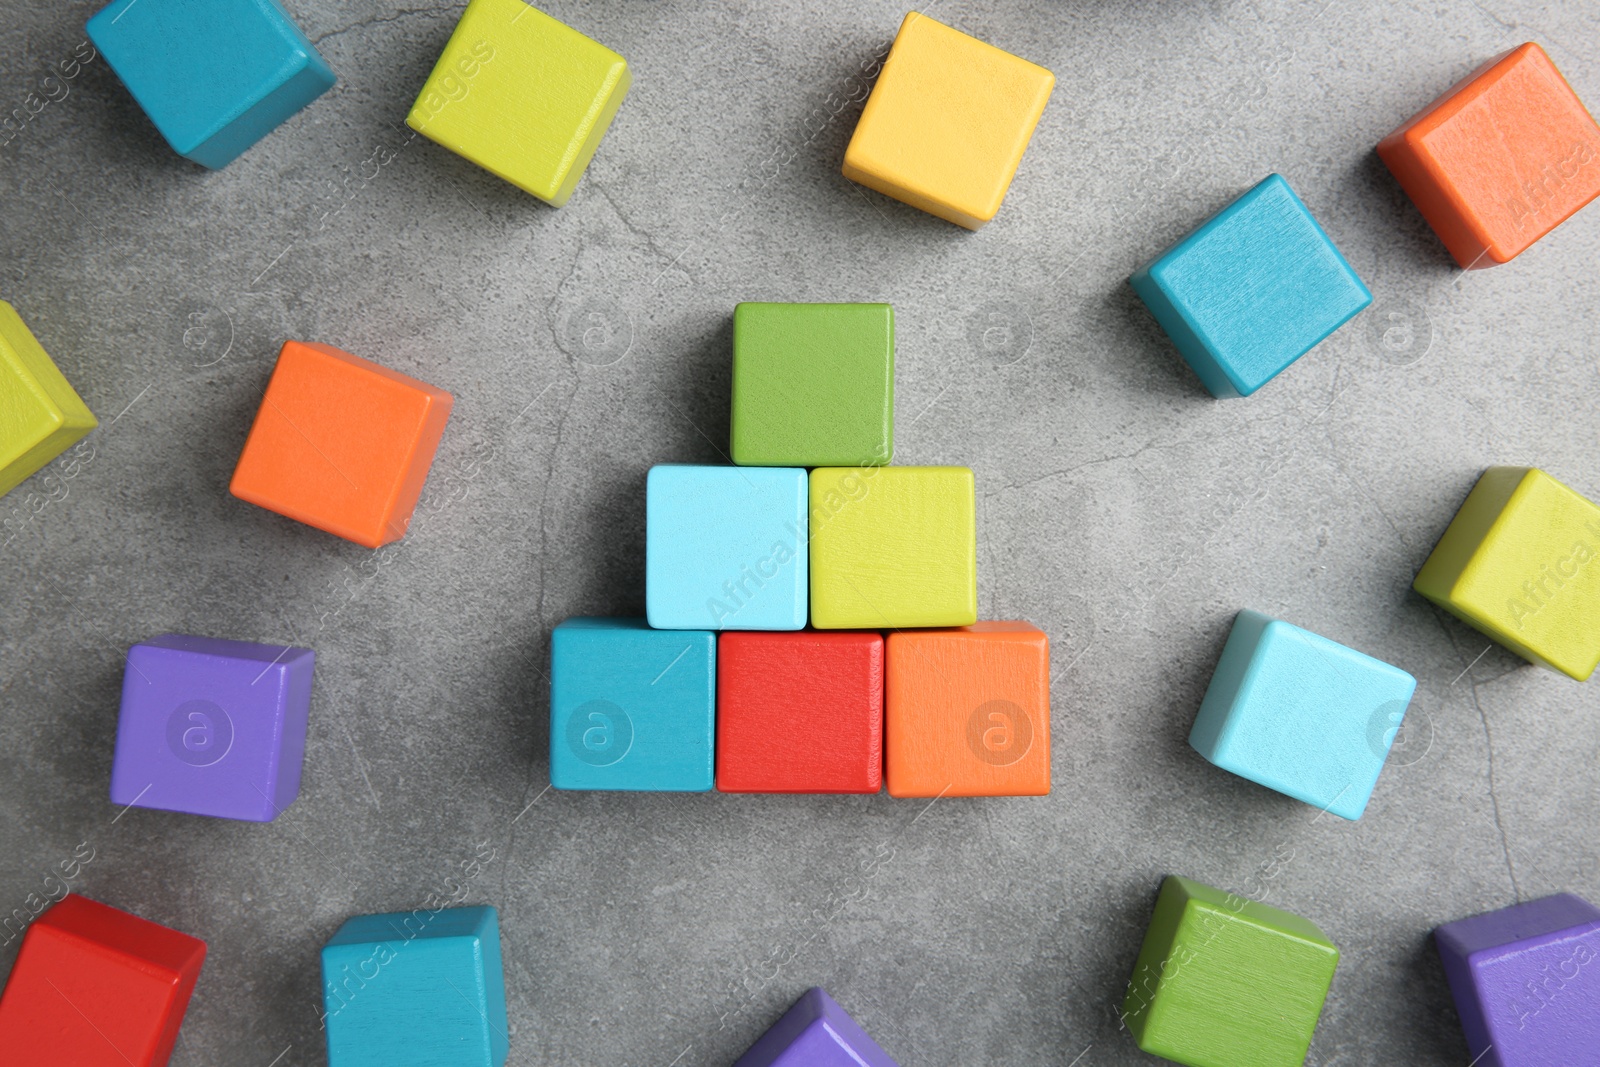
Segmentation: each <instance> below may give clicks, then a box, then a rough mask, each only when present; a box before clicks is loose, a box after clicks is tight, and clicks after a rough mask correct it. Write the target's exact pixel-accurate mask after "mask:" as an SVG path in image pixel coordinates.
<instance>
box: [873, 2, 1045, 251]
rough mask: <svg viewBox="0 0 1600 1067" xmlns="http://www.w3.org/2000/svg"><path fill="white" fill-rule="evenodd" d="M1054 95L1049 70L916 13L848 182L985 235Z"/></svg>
mask: <svg viewBox="0 0 1600 1067" xmlns="http://www.w3.org/2000/svg"><path fill="white" fill-rule="evenodd" d="M1054 86H1055V76H1054V75H1053V74H1051V73H1050V72H1049V71H1048V70H1045V69H1044V68H1043V67H1040V66H1036V65H1035V64H1032V63H1029V62H1027V61H1026V60H1023V59H1019V58H1017V57H1016V56H1013V55H1011V54H1009V53H1007V52H1004V51H1002V50H1000V49H998V48H995V47H994V46H993V45H989V44H985V43H984V42H982V41H979V40H977V39H975V38H972V37H969V36H967V35H966V34H964V33H961V32H960V31H958V30H954V29H952V28H950V27H949V26H945V25H943V24H941V23H939V22H936V21H934V20H933V19H931V18H928V17H927V16H925V15H921V14H918V13H916V12H912V13H911V14H909V15H907V16H906V18H905V21H904V22H903V23H902V24H901V27H900V32H899V34H898V35H897V36H896V37H895V43H894V46H893V48H892V49H891V50H890V52H889V57H888V59H887V60H885V62H884V65H883V71H882V73H881V74H880V76H879V78H878V83H877V85H876V86H874V88H873V90H872V95H871V96H869V97H868V98H867V104H866V107H865V108H863V110H862V113H861V120H860V122H859V123H857V125H856V130H855V133H854V134H853V135H852V137H851V139H850V145H849V147H848V148H847V149H846V151H845V157H844V167H843V172H844V176H845V177H846V178H849V179H850V180H851V181H854V182H858V183H860V184H862V185H865V186H867V187H868V188H870V189H875V190H877V191H878V192H881V193H883V194H885V195H887V196H892V197H894V198H895V199H897V200H900V201H903V202H904V203H907V204H910V205H912V206H913V207H916V208H920V209H921V210H923V211H927V212H929V213H930V214H933V215H937V216H939V217H940V218H943V219H946V220H948V221H950V222H953V223H955V224H957V225H958V226H964V227H966V228H967V229H972V230H975V229H978V228H979V227H981V226H982V225H984V224H985V223H986V222H988V221H989V220H990V219H992V218H993V217H994V215H995V213H996V212H997V211H999V209H1000V204H1001V202H1002V201H1003V200H1004V199H1005V194H1006V191H1007V189H1009V188H1010V185H1011V180H1012V178H1013V177H1014V176H1015V174H1016V171H1017V167H1018V166H1019V165H1020V163H1021V162H1022V155H1023V152H1024V151H1025V150H1026V149H1027V147H1028V142H1029V140H1030V139H1032V137H1033V131H1034V127H1035V126H1037V125H1038V122H1039V117H1040V116H1041V115H1042V114H1043V113H1044V107H1045V104H1046V102H1047V101H1048V100H1049V99H1050V93H1051V90H1052V89H1053V88H1054Z"/></svg>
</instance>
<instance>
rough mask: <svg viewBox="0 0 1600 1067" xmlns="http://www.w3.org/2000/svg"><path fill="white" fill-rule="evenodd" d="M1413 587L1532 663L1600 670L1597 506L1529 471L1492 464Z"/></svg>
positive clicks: (1576, 672) (1572, 670)
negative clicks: (1493, 465)
mask: <svg viewBox="0 0 1600 1067" xmlns="http://www.w3.org/2000/svg"><path fill="white" fill-rule="evenodd" d="M1412 586H1413V588H1415V589H1416V591H1417V592H1419V593H1421V594H1422V595H1423V596H1425V597H1427V598H1428V599H1429V600H1431V601H1433V602H1434V603H1435V604H1438V605H1439V606H1440V607H1442V608H1444V609H1445V610H1447V611H1450V612H1452V613H1454V614H1455V615H1457V616H1458V617H1460V618H1461V619H1462V620H1464V621H1465V622H1467V623H1468V624H1469V625H1472V626H1475V627H1477V628H1478V629H1479V630H1481V631H1483V632H1484V633H1485V634H1488V635H1489V636H1490V637H1492V638H1494V639H1495V640H1496V641H1498V642H1500V643H1501V644H1502V645H1505V646H1506V647H1507V648H1509V649H1511V651H1513V652H1515V653H1517V654H1518V655H1519V656H1521V657H1523V658H1524V659H1527V660H1529V661H1531V662H1533V663H1537V664H1539V665H1541V666H1545V667H1549V668H1551V669H1553V670H1557V671H1560V672H1561V673H1563V674H1566V675H1569V676H1571V677H1573V678H1576V679H1578V680H1579V681H1583V680H1585V679H1587V678H1588V677H1589V676H1590V675H1591V674H1593V673H1594V670H1595V667H1597V666H1600V507H1597V506H1596V505H1594V504H1593V503H1591V502H1590V501H1588V500H1586V499H1584V498H1583V497H1582V496H1581V495H1579V494H1578V493H1576V492H1574V491H1573V490H1571V489H1568V488H1567V487H1566V486H1565V485H1562V484H1561V483H1560V482H1558V481H1556V480H1555V479H1554V478H1552V477H1550V476H1549V475H1548V474H1546V473H1544V472H1543V471H1541V470H1535V469H1533V468H1531V467H1491V468H1489V470H1487V471H1485V472H1484V474H1483V477H1481V478H1479V479H1478V484H1477V485H1476V486H1474V487H1473V489H1472V492H1471V493H1469V494H1468V495H1467V499H1466V502H1465V503H1463V504H1462V505H1461V510H1460V511H1458V512H1456V517H1455V519H1454V520H1452V521H1451V523H1450V527H1449V529H1447V530H1445V532H1444V536H1443V537H1442V538H1440V539H1439V543H1438V544H1437V545H1436V546H1434V549H1433V553H1432V554H1431V555H1429V556H1428V562H1426V563H1424V564H1423V565H1422V570H1420V571H1418V572H1417V579H1416V581H1415V582H1413V583H1412Z"/></svg>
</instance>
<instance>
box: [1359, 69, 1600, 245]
mask: <svg viewBox="0 0 1600 1067" xmlns="http://www.w3.org/2000/svg"><path fill="white" fill-rule="evenodd" d="M1378 155H1379V157H1381V158H1382V159H1383V162H1384V164H1385V165H1387V166H1388V168H1389V170H1390V171H1391V172H1392V173H1393V174H1394V176H1395V178H1396V179H1397V180H1398V181H1399V182H1400V186H1401V188H1403V189H1404V190H1405V191H1406V195H1407V196H1409V197H1411V200H1412V202H1413V203H1415V204H1416V205H1417V209H1418V210H1419V211H1421V212H1422V217H1423V218H1425V219H1427V220H1428V225H1430V226H1432V227H1433V232H1434V233H1436V234H1438V235H1439V239H1440V240H1441V241H1443V242H1444V244H1445V247H1446V248H1448V249H1449V250H1450V254H1451V255H1452V256H1454V257H1455V260H1456V262H1457V263H1458V264H1460V265H1461V266H1463V267H1465V268H1467V269H1468V270H1471V269H1473V268H1478V267H1492V266H1494V265H1495V264H1497V263H1505V262H1506V261H1508V260H1510V259H1512V258H1513V257H1515V256H1517V255H1518V254H1520V253H1522V252H1524V251H1526V250H1527V248H1528V247H1529V246H1530V245H1532V244H1533V243H1534V242H1535V241H1537V240H1538V239H1539V238H1541V237H1543V236H1544V235H1545V234H1547V233H1549V232H1550V231H1551V230H1553V229H1555V228H1556V227H1557V226H1559V225H1561V224H1562V223H1563V222H1565V221H1566V220H1567V219H1569V218H1571V217H1572V216H1573V215H1574V214H1575V213H1576V212H1577V211H1578V210H1579V209H1580V208H1582V207H1583V206H1584V205H1585V204H1587V203H1588V202H1589V201H1591V200H1593V199H1594V198H1595V197H1596V196H1600V125H1596V124H1595V121H1594V119H1593V118H1591V117H1590V115H1589V112H1588V111H1586V110H1585V109H1584V106H1583V102H1582V101H1581V100H1579V99H1578V95H1577V94H1576V93H1574V92H1573V91H1572V86H1570V85H1568V84H1567V82H1566V79H1565V78H1563V77H1562V76H1561V72H1560V71H1559V70H1557V69H1556V66H1555V64H1554V63H1552V62H1550V57H1549V56H1547V55H1545V52H1544V49H1542V48H1540V47H1539V46H1538V45H1537V44H1534V43H1532V42H1531V41H1530V42H1529V43H1527V44H1525V45H1522V46H1521V47H1520V48H1515V49H1512V50H1511V51H1509V52H1506V53H1505V54H1503V55H1500V56H1496V57H1495V58H1494V59H1492V60H1490V61H1489V62H1488V63H1485V64H1484V65H1483V66H1481V67H1479V68H1478V69H1477V70H1475V71H1473V72H1472V73H1471V74H1469V75H1468V76H1467V77H1466V78H1465V79H1463V80H1462V81H1460V82H1457V83H1456V84H1455V85H1454V86H1452V87H1451V88H1450V90H1449V91H1448V92H1446V93H1445V94H1444V95H1443V96H1441V97H1439V99H1437V100H1435V101H1434V102H1433V103H1431V104H1429V105H1428V106H1427V107H1425V108H1423V109H1422V110H1421V111H1420V112H1418V113H1417V114H1416V115H1413V116H1412V117H1411V118H1410V119H1409V120H1407V122H1406V123H1405V125H1403V126H1401V127H1400V128H1399V129H1398V130H1395V131H1394V132H1393V133H1391V134H1390V135H1389V136H1387V137H1385V138H1384V139H1383V140H1382V141H1380V142H1379V143H1378Z"/></svg>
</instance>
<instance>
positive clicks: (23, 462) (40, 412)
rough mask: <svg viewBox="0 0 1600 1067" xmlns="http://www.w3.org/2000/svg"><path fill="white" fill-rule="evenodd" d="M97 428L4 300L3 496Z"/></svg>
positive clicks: (0, 393) (0, 312) (0, 330)
mask: <svg viewBox="0 0 1600 1067" xmlns="http://www.w3.org/2000/svg"><path fill="white" fill-rule="evenodd" d="M96 425H98V423H97V422H96V421H95V417H94V415H92V414H91V413H90V411H89V409H88V407H87V406H85V405H84V403H83V400H82V399H80V398H79V396H78V394H77V393H76V392H75V391H74V390H73V388H72V386H71V385H70V384H69V383H68V382H67V379H66V377H65V376H64V375H62V373H61V371H60V369H59V368H58V367H57V366H56V365H55V361H54V360H52V359H51V358H50V357H49V355H48V354H46V352H45V350H44V347H43V346H42V345H40V344H39V340H38V338H36V337H34V335H33V331H31V330H29V329H28V327H27V324H26V323H24V322H23V321H22V316H21V315H19V314H17V310H16V308H14V307H12V306H11V305H10V304H7V303H6V302H4V301H0V496H4V495H5V494H6V493H9V492H10V491H11V490H13V489H15V488H16V487H17V486H18V485H20V484H21V483H22V482H23V480H24V479H26V478H27V477H28V476H29V475H31V474H34V473H35V472H36V471H38V470H39V468H41V467H43V466H44V465H45V464H47V463H49V462H50V461H51V460H52V459H55V458H56V457H57V456H59V455H60V454H61V453H62V452H63V451H65V450H66V449H67V448H69V447H71V446H72V444H73V443H75V442H76V441H78V440H79V439H81V438H82V437H83V435H84V434H86V433H88V432H89V431H90V430H92V429H94V428H95V426H96Z"/></svg>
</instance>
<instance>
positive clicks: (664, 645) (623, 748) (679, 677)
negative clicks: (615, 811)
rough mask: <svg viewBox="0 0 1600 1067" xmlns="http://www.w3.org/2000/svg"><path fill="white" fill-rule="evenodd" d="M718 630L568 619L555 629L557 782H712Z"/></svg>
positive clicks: (696, 789) (675, 787) (601, 785)
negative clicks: (670, 628) (654, 627)
mask: <svg viewBox="0 0 1600 1067" xmlns="http://www.w3.org/2000/svg"><path fill="white" fill-rule="evenodd" d="M716 710H717V638H716V635H715V634H713V633H711V631H709V630H654V629H651V628H650V627H649V626H648V625H646V624H645V621H644V620H643V619H597V618H576V619H568V620H567V621H566V622H563V623H562V624H561V625H560V626H557V627H556V628H555V630H554V631H552V633H551V634H550V784H551V785H553V786H555V787H556V788H557V789H623V790H635V791H644V792H685V793H704V792H706V791H708V790H709V789H710V788H711V782H712V766H713V762H714V761H713V755H714V754H715V746H714V742H715V738H716Z"/></svg>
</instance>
